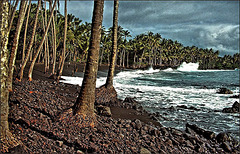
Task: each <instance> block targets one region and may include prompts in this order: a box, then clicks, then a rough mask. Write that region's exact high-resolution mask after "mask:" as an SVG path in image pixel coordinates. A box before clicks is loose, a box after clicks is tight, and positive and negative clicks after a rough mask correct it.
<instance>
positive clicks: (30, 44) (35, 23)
mask: <svg viewBox="0 0 240 154" xmlns="http://www.w3.org/2000/svg"><path fill="white" fill-rule="evenodd" d="M40 6H41V0H38V6H37V11H36V16H35V21H34V26H33V32H32V36H31V40H30V43H29V46H28V50H27V53H26V57H25V60H24V62H23V64H22V67H21V70H20V72H19V74H18V77H19V80H20V81H21V80H22V78H23V71H24V68H25V66H26V64H27V61H28V58H29V56H30V53H32V51H31V50H32V46H33V42H34V36H35V32H36V28H37V22H38V13H39V8H40Z"/></svg>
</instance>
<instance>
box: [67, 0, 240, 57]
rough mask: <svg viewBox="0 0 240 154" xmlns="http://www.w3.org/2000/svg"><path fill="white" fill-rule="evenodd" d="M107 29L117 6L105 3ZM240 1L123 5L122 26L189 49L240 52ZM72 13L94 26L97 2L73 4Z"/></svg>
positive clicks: (120, 21)
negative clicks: (152, 34)
mask: <svg viewBox="0 0 240 154" xmlns="http://www.w3.org/2000/svg"><path fill="white" fill-rule="evenodd" d="M104 7H105V8H104V18H103V25H104V26H105V27H106V28H109V27H110V26H112V12H113V2H112V1H105V6H104ZM238 7H239V2H238V1H181V2H178V1H120V2H119V25H121V26H122V27H123V28H125V29H128V30H129V31H130V32H131V35H132V36H133V37H134V36H136V35H138V34H141V33H145V32H148V31H152V32H154V33H160V34H161V35H162V36H163V37H164V38H167V39H172V40H178V41H179V42H180V43H182V44H183V45H185V46H192V45H195V46H198V47H201V48H213V49H215V50H219V51H220V54H221V55H223V54H226V53H227V54H233V53H236V52H239V8H238ZM68 8H69V11H68V12H69V13H72V14H74V15H75V16H77V17H79V18H80V19H82V20H83V21H87V22H91V17H92V9H93V2H92V1H73V2H69V4H68Z"/></svg>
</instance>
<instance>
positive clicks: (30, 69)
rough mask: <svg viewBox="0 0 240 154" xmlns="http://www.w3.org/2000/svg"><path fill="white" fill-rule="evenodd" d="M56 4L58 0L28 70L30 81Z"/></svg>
mask: <svg viewBox="0 0 240 154" xmlns="http://www.w3.org/2000/svg"><path fill="white" fill-rule="evenodd" d="M56 4H57V0H55V2H54V5H53V9H52V10H51V15H50V18H49V21H48V24H47V28H46V31H45V32H44V35H43V39H42V41H41V43H40V46H39V47H38V49H37V52H36V54H35V56H34V58H33V61H32V63H31V65H30V68H29V72H28V79H29V81H32V72H33V68H34V65H35V62H36V60H37V57H38V54H39V52H40V50H41V49H42V46H43V43H44V40H45V38H46V35H47V32H48V29H49V26H50V23H51V20H52V16H53V12H54V8H55V6H56Z"/></svg>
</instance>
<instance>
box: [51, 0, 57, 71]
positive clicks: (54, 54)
mask: <svg viewBox="0 0 240 154" xmlns="http://www.w3.org/2000/svg"><path fill="white" fill-rule="evenodd" d="M50 6H51V9H52V2H51V1H50ZM52 20H53V21H52V25H53V36H52V37H53V57H52V59H53V66H52V74H54V73H55V66H56V55H57V53H56V50H57V49H56V47H57V45H56V44H57V42H56V27H55V17H54V16H53V19H52Z"/></svg>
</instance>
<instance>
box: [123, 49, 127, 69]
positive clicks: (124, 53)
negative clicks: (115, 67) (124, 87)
mask: <svg viewBox="0 0 240 154" xmlns="http://www.w3.org/2000/svg"><path fill="white" fill-rule="evenodd" d="M125 55H126V51H125V49H123V59H122V61H123V63H122V66H123V67H125V57H126V56H125Z"/></svg>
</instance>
